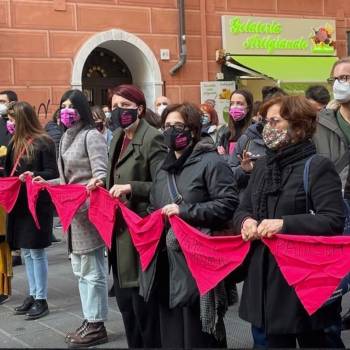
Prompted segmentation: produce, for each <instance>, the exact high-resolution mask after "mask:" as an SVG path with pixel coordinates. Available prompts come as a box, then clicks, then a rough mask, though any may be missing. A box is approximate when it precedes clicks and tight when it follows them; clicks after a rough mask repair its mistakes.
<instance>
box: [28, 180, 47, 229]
mask: <svg viewBox="0 0 350 350" xmlns="http://www.w3.org/2000/svg"><path fill="white" fill-rule="evenodd" d="M26 188H27V199H28V208H29V211H30V213H31V214H32V217H33V220H34V222H35V225H36V227H37V228H38V229H39V230H40V224H39V220H38V216H37V215H36V203H37V201H38V197H39V192H40V191H41V190H43V189H45V188H46V185H43V184H38V183H33V179H32V178H31V177H30V176H27V177H26Z"/></svg>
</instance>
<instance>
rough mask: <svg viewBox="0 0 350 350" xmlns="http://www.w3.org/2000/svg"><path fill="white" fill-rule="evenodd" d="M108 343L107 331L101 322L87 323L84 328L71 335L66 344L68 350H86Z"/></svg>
mask: <svg viewBox="0 0 350 350" xmlns="http://www.w3.org/2000/svg"><path fill="white" fill-rule="evenodd" d="M107 342H108V336H107V331H106V328H105V326H104V323H103V322H87V325H86V326H85V328H84V329H83V330H82V331H81V332H80V333H79V334H75V335H73V336H72V337H71V338H70V339H69V342H68V348H70V349H77V348H86V347H89V346H95V345H98V344H104V343H107Z"/></svg>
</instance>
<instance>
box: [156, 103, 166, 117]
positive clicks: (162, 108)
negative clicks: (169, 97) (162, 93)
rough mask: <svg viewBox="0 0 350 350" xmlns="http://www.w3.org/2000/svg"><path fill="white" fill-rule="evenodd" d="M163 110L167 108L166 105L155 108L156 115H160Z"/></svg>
mask: <svg viewBox="0 0 350 350" xmlns="http://www.w3.org/2000/svg"><path fill="white" fill-rule="evenodd" d="M165 108H167V106H166V105H160V106H159V107H157V114H158V115H162V113H163V111H164V109H165Z"/></svg>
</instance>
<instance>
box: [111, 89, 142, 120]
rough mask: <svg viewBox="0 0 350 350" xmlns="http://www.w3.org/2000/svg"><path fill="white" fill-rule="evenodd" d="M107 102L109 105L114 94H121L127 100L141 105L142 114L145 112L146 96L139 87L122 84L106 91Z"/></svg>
mask: <svg viewBox="0 0 350 350" xmlns="http://www.w3.org/2000/svg"><path fill="white" fill-rule="evenodd" d="M108 95H109V96H108V97H109V104H110V105H111V101H112V97H113V96H114V95H117V96H121V97H123V98H126V99H127V100H129V101H131V102H134V103H136V104H137V105H138V106H143V111H142V115H144V114H145V112H146V98H145V95H144V93H143V92H142V90H141V89H139V88H138V87H137V86H136V85H132V84H123V85H118V86H115V87H113V88H111V89H109V91H108Z"/></svg>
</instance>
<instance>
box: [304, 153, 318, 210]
mask: <svg viewBox="0 0 350 350" xmlns="http://www.w3.org/2000/svg"><path fill="white" fill-rule="evenodd" d="M315 155H316V154H313V155H312V156H311V157H310V158H308V160H307V161H306V163H305V166H304V174H303V185H304V192H305V194H306V211H307V212H309V211H310V201H311V198H310V186H309V174H310V164H311V161H312V159H313V158H314V157H315Z"/></svg>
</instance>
